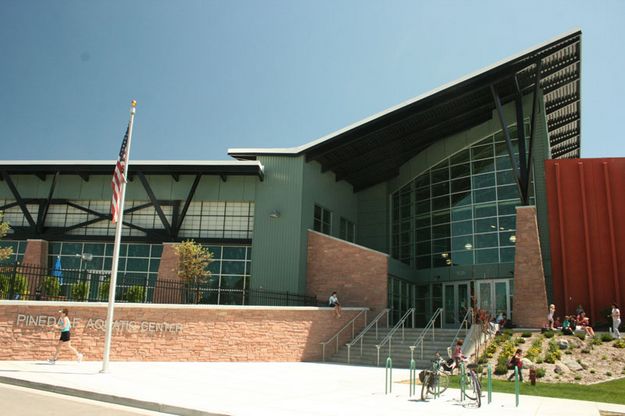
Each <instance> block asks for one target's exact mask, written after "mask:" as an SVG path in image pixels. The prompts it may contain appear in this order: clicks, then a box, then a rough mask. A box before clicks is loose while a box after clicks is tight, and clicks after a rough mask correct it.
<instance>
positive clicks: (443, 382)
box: [434, 373, 449, 394]
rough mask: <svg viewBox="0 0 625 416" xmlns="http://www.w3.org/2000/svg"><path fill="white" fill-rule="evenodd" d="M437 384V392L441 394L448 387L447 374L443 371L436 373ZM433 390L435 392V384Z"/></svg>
mask: <svg viewBox="0 0 625 416" xmlns="http://www.w3.org/2000/svg"><path fill="white" fill-rule="evenodd" d="M438 385H439V386H440V390H439V392H438V393H440V394H442V393H443V392H444V391H445V390H447V387H449V376H448V375H447V374H445V373H438ZM434 392H436V386H434Z"/></svg>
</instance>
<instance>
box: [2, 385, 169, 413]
mask: <svg viewBox="0 0 625 416" xmlns="http://www.w3.org/2000/svg"><path fill="white" fill-rule="evenodd" d="M0 409H2V410H1V411H0V414H2V415H11V416H57V415H58V416H79V415H80V416H85V415H89V416H136V415H153V416H156V415H159V416H164V415H166V413H158V412H151V411H148V410H142V409H135V408H132V407H126V406H119V405H116V404H109V403H103V402H97V401H93V400H87V399H81V398H78V397H71V396H63V395H61V394H56V393H49V392H46V391H41V390H33V389H28V388H24V387H18V386H11V385H8V384H1V383H0Z"/></svg>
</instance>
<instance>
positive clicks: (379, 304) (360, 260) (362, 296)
mask: <svg viewBox="0 0 625 416" xmlns="http://www.w3.org/2000/svg"><path fill="white" fill-rule="evenodd" d="M307 266H308V271H307V288H306V290H307V293H308V294H309V295H311V296H314V295H316V296H317V298H318V299H319V301H321V302H327V301H328V298H329V297H330V295H331V294H332V292H333V291H336V292H337V293H338V297H339V300H340V301H341V304H342V305H343V306H366V307H368V308H370V309H371V310H372V311H373V312H374V313H376V312H379V311H380V310H382V309H384V308H386V305H387V303H388V302H387V299H388V256H387V255H386V254H384V253H380V252H379V251H375V250H371V249H369V248H366V247H362V246H359V245H356V244H352V243H349V242H347V241H344V240H340V239H338V238H334V237H330V236H328V235H325V234H321V233H318V232H315V231H311V230H308V265H307Z"/></svg>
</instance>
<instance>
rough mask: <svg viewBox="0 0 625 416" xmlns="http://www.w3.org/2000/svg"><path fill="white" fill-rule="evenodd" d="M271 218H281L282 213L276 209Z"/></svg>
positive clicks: (270, 215)
mask: <svg viewBox="0 0 625 416" xmlns="http://www.w3.org/2000/svg"><path fill="white" fill-rule="evenodd" d="M269 218H280V211H278V210H277V209H274V210H273V211H271V213H270V214H269Z"/></svg>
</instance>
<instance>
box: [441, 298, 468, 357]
mask: <svg viewBox="0 0 625 416" xmlns="http://www.w3.org/2000/svg"><path fill="white" fill-rule="evenodd" d="M472 320H473V309H472V308H469V309H468V310H467V313H465V314H464V318H462V321H460V326H459V327H458V331H456V335H454V339H453V341H451V344H450V345H449V347H447V355H450V354H449V352H450V351H453V349H454V347H455V344H456V341H457V340H458V335H460V331H461V330H462V326H463V325H464V330H465V332H466V333H468V332H469V322H470V321H472Z"/></svg>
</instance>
